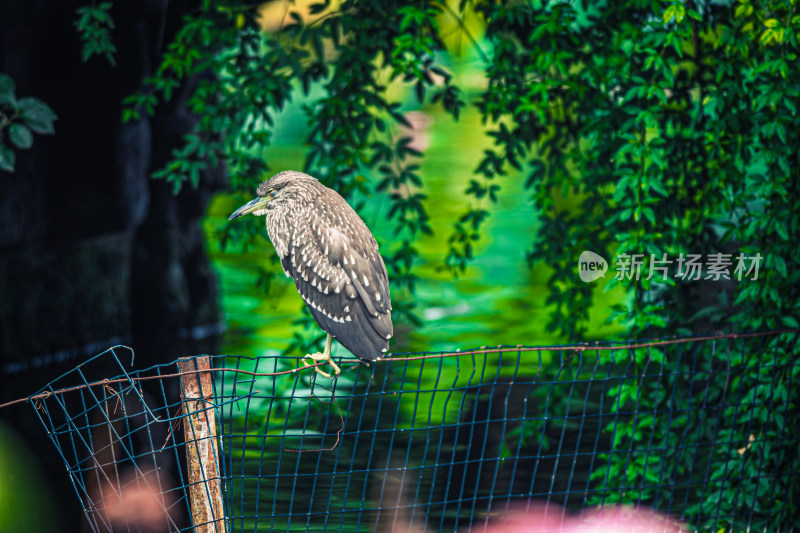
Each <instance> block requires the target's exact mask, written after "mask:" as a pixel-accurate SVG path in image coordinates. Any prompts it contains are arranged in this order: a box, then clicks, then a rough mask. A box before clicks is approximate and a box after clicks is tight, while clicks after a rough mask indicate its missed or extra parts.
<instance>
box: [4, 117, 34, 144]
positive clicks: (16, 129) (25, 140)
mask: <svg viewBox="0 0 800 533" xmlns="http://www.w3.org/2000/svg"><path fill="white" fill-rule="evenodd" d="M8 140H9V141H11V144H13V145H14V146H16V147H17V148H21V149H23V150H27V149H28V148H30V147H31V146H32V145H33V133H31V130H30V129H29V128H28V127H27V126H25V125H23V124H19V123H14V124H11V126H9V128H8Z"/></svg>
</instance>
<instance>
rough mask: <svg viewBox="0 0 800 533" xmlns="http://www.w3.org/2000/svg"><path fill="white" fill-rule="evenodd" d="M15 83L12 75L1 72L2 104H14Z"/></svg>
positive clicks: (0, 99)
mask: <svg viewBox="0 0 800 533" xmlns="http://www.w3.org/2000/svg"><path fill="white" fill-rule="evenodd" d="M14 89H15V84H14V80H13V79H12V78H11V76H7V75H5V74H0V105H3V104H12V105H13V104H14V102H15V100H16V99H15V98H14Z"/></svg>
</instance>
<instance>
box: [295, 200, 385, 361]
mask: <svg viewBox="0 0 800 533" xmlns="http://www.w3.org/2000/svg"><path fill="white" fill-rule="evenodd" d="M331 193H333V194H331ZM309 212H310V216H309V217H308V218H307V219H305V221H304V223H302V224H298V225H297V226H296V227H295V228H294V232H293V235H292V239H291V245H290V246H289V249H288V255H287V257H286V259H283V258H282V260H281V263H282V264H283V265H284V269H286V270H287V271H288V272H289V273H290V274H291V276H292V278H293V279H294V282H295V286H296V287H297V290H298V292H300V295H301V296H302V297H303V300H305V302H306V304H307V305H308V307H309V309H310V310H311V313H312V315H314V318H315V319H316V321H317V323H319V325H320V326H321V327H322V329H324V330H325V331H326V332H328V333H330V334H331V335H333V337H334V338H336V340H338V341H339V342H340V343H341V344H342V345H343V346H344V347H345V348H347V349H348V350H350V351H351V352H352V353H353V354H354V355H356V356H357V357H359V358H361V359H365V360H373V359H377V358H380V357H382V356H383V355H384V353H385V352H386V350H387V349H388V347H389V339H390V338H391V337H392V334H393V327H392V318H391V300H390V296H389V278H388V276H387V273H386V267H385V265H384V263H383V259H382V258H381V256H380V254H379V253H378V244H377V242H375V239H374V238H373V237H372V234H371V233H370V232H369V229H367V227H366V225H365V224H364V222H363V221H362V220H361V219H360V218H359V217H358V215H357V214H356V213H355V211H353V210H352V208H351V207H350V206H349V205H347V203H346V202H345V201H344V199H343V198H341V196H339V195H338V194H337V193H335V192H333V191H328V194H326V195H325V201H324V203H323V204H322V205H317V206H315V209H310V210H309Z"/></svg>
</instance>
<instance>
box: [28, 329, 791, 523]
mask: <svg viewBox="0 0 800 533" xmlns="http://www.w3.org/2000/svg"><path fill="white" fill-rule="evenodd" d="M797 339H798V333H797V332H796V331H791V332H769V333H759V334H749V335H728V336H718V337H708V338H702V339H700V338H694V339H671V340H667V341H655V342H651V343H623V344H613V345H612V344H595V345H591V346H589V345H569V346H556V347H526V346H516V347H496V348H482V349H478V350H472V351H469V352H464V353H447V354H444V353H429V352H426V353H419V354H395V355H394V356H393V357H392V358H390V359H388V360H386V361H381V362H378V363H375V364H372V365H369V366H367V365H357V364H353V365H351V366H348V361H353V360H352V359H344V360H343V361H342V363H343V372H342V374H341V375H340V376H339V377H338V379H335V380H328V379H326V378H323V377H320V376H318V375H317V374H316V373H314V372H313V371H308V370H304V371H298V370H297V369H298V366H299V362H298V359H297V358H288V357H278V356H261V357H243V356H211V357H210V361H211V365H212V367H213V368H212V372H211V373H212V375H213V399H210V398H209V399H208V400H201V401H200V402H199V403H197V404H195V405H196V407H190V408H187V405H189V404H187V403H184V401H182V398H183V397H185V396H186V390H185V383H184V382H183V381H182V380H181V378H182V377H184V378H185V377H186V375H187V373H186V372H185V371H184V372H180V371H179V369H178V368H177V367H176V365H175V364H174V363H173V364H165V365H158V366H153V367H150V368H147V369H142V370H135V371H130V370H126V368H130V366H129V365H126V364H125V363H126V362H127V358H128V357H130V356H132V354H131V353H129V351H128V350H127V349H126V348H124V347H116V348H112V349H109V350H108V351H106V352H104V353H102V354H100V355H98V356H96V357H95V358H93V359H91V360H90V361H87V362H86V363H83V364H82V365H79V366H78V367H76V368H75V369H74V370H72V371H70V372H68V373H67V374H65V375H64V376H62V377H60V378H59V379H57V380H55V381H54V382H52V383H50V384H49V385H48V386H47V387H45V388H44V389H42V390H41V391H40V392H39V393H38V394H36V395H34V396H32V397H30V398H29V401H30V403H31V404H32V405H33V407H34V408H35V411H36V413H37V415H38V416H39V418H40V419H41V421H42V423H43V424H44V426H45V428H46V429H47V434H48V436H49V438H50V439H51V440H52V442H53V444H54V445H55V448H56V450H57V453H58V454H59V455H60V456H61V458H62V459H63V461H64V464H65V465H66V468H67V471H68V473H69V476H70V478H71V480H72V483H73V485H74V487H75V490H76V492H77V495H78V498H79V500H80V504H81V505H82V507H83V510H84V512H85V515H86V519H87V521H88V523H89V525H90V526H91V529H92V530H93V531H96V532H105V531H189V530H192V529H193V527H192V516H194V517H195V521H197V515H196V514H194V515H193V511H192V502H191V501H190V498H189V496H188V493H189V489H190V487H192V486H196V485H197V484H198V482H197V480H192V479H190V478H191V476H190V475H189V472H188V470H189V469H187V450H189V449H190V448H191V447H192V446H196V445H198V443H201V442H206V441H204V440H203V437H199V436H197V434H196V433H195V432H193V431H194V430H192V431H191V432H188V433H187V431H188V430H187V427H188V425H186V424H187V417H188V416H192V415H197V414H198V412H202V413H213V414H214V417H215V419H216V428H214V429H215V432H216V434H217V435H218V436H217V437H216V438H214V437H213V436H212V437H211V439H212V440H214V441H216V443H217V448H215V451H214V454H215V461H214V462H216V466H212V467H210V469H209V467H208V465H206V466H205V468H206V472H205V474H204V475H205V477H206V478H208V479H209V480H211V481H218V482H219V485H220V487H221V492H222V500H223V503H224V519H223V517H221V516H216V515H214V516H213V517H212V518H211V519H208V520H206V521H205V522H203V523H197V522H196V523H195V524H194V527H196V528H198V529H196V530H197V531H218V532H222V531H228V532H250V531H252V532H256V531H268V530H269V531H272V530H277V531H282V530H285V531H414V532H416V531H457V530H458V531H463V530H474V531H497V530H498V529H493V528H497V527H502V525H503V524H504V523H507V522H508V521H509V520H511V519H513V517H517V518H519V516H522V517H523V518H524V516H525V515H527V514H532V513H534V512H536V513H538V512H540V511H541V510H542V509H543V508H544V509H545V512H549V513H550V515H551V518H552V517H553V515H555V518H556V519H558V520H563V521H568V520H570V519H571V517H574V516H578V515H580V514H581V513H586V512H587V509H589V508H591V507H593V506H611V505H614V504H617V503H626V504H630V505H632V506H635V507H638V508H643V507H647V508H653V509H656V510H658V511H660V512H662V513H665V514H667V515H669V516H670V517H672V518H674V519H675V520H677V521H680V522H681V523H683V524H686V525H687V527H689V528H691V529H703V530H706V529H707V530H711V531H720V530H724V531H742V530H747V531H777V530H781V531H784V530H785V531H790V530H792V528H793V527H794V523H795V522H796V521H797V518H798V516H797V515H798V511H797V506H796V504H795V503H794V501H793V500H795V499H797V489H798V487H800V457H798V435H797V428H796V427H790V424H788V422H787V421H788V420H789V418H787V417H790V415H791V413H793V412H794V410H796V409H797V404H798V402H797V400H798V396H799V395H798V391H797V388H796V387H792V383H793V380H794V379H796V378H797V377H800V362H798V357H797ZM190 360H191V361H193V362H197V361H199V359H198V358H190ZM109 368H113V369H114V370H111V371H110V370H109ZM184 368H185V367H184ZM112 374H113V377H107V376H109V375H112ZM189 374H191V373H189ZM104 377H107V378H106V379H103V378H104ZM787 383H788V387H787V386H785V385H786V384H787ZM206 420H211V419H210V418H208V419H206ZM185 436H188V437H185ZM787 465H788V466H787ZM203 486H205V484H204V485H203ZM776 487H778V488H779V489H776ZM786 487H789V489H788V490H789V491H790V492H789V494H786V493H782V492H785V491H786V490H787V489H786ZM770 489H771V490H772V493H771V494H770V492H769V491H770ZM765 491H766V496H767V498H768V499H769V500H770V503H769V505H765V504H764V502H763V499H764V494H765ZM791 491H794V492H793V493H792V492H791ZM548 510H549V511H548ZM509 517H512V518H509ZM203 527H205V528H206V529H202V528H203ZM659 530H662V531H663V530H665V529H659Z"/></svg>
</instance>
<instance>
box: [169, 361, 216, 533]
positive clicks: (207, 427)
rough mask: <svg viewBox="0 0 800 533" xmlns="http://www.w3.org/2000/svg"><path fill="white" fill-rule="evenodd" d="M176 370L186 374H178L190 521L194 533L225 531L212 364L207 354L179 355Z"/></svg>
mask: <svg viewBox="0 0 800 533" xmlns="http://www.w3.org/2000/svg"><path fill="white" fill-rule="evenodd" d="M178 369H179V370H180V372H181V373H184V372H186V373H187V374H185V375H182V376H181V400H182V403H183V414H184V416H185V418H184V419H183V434H184V438H185V442H186V463H187V471H188V477H189V491H188V494H189V499H190V507H191V510H192V524H193V525H194V530H195V531H196V532H197V533H224V532H225V531H226V527H225V514H224V510H223V505H222V486H221V483H220V469H219V462H218V460H219V451H218V449H217V421H216V415H215V413H214V407H213V401H214V390H213V385H212V382H211V380H212V377H211V372H210V369H211V363H210V360H209V357H208V356H203V357H191V358H182V359H179V360H178Z"/></svg>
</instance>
